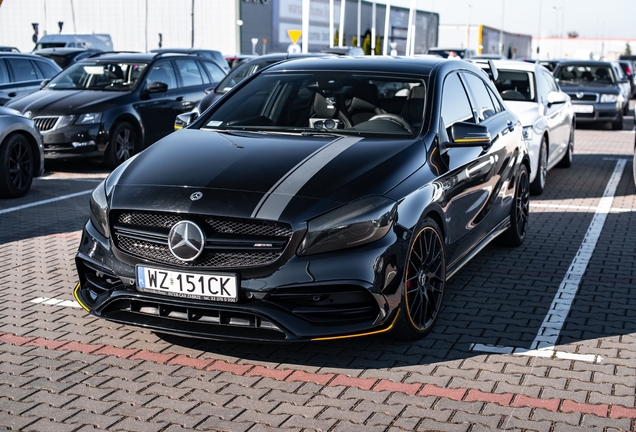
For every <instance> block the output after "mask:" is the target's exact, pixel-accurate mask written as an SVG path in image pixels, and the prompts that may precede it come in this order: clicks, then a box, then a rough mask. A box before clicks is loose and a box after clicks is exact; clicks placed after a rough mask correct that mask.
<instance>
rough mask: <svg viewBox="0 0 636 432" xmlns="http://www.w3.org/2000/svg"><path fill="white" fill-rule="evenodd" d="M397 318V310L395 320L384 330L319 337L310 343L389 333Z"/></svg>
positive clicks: (398, 314)
mask: <svg viewBox="0 0 636 432" xmlns="http://www.w3.org/2000/svg"><path fill="white" fill-rule="evenodd" d="M398 316H400V311H399V310H398V313H396V314H395V318H394V319H393V322H392V323H391V325H390V326H388V327H387V328H385V329H382V330H376V331H372V332H368V333H358V334H351V335H346V336H329V337H321V338H315V339H312V341H325V340H336V339H350V338H354V337H361V336H371V335H375V334H380V333H386V332H388V331H391V329H392V328H393V326H394V325H395V323H396V322H397V319H398Z"/></svg>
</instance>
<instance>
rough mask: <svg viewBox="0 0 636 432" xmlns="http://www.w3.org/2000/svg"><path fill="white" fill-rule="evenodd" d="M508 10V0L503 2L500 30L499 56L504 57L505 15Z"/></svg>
mask: <svg viewBox="0 0 636 432" xmlns="http://www.w3.org/2000/svg"><path fill="white" fill-rule="evenodd" d="M505 10H506V0H501V28H500V29H499V54H501V55H503V43H504V42H503V28H504V15H505Z"/></svg>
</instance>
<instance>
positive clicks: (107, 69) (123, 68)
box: [45, 62, 147, 91]
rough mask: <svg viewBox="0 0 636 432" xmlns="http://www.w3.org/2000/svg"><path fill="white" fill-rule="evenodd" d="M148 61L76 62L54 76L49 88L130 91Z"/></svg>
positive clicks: (47, 86) (48, 85)
mask: <svg viewBox="0 0 636 432" xmlns="http://www.w3.org/2000/svg"><path fill="white" fill-rule="evenodd" d="M146 66H147V65H146V63H125V62H123V63H116V62H113V63H103V62H99V63H98V62H90V63H87V62H82V63H75V64H74V65H71V66H69V67H68V68H67V69H64V70H63V71H62V72H60V73H59V75H57V76H56V77H55V78H53V79H52V80H51V81H50V82H49V83H48V84H47V85H46V87H45V88H47V89H49V90H69V89H73V90H101V91H129V90H131V89H132V88H133V87H134V86H135V84H136V83H137V81H138V79H139V76H140V75H141V73H142V72H143V70H144V69H145V68H146Z"/></svg>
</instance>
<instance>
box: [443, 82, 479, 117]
mask: <svg viewBox="0 0 636 432" xmlns="http://www.w3.org/2000/svg"><path fill="white" fill-rule="evenodd" d="M442 120H443V121H444V126H445V127H446V128H448V127H449V126H451V125H452V124H453V123H457V122H471V123H472V122H474V118H473V110H472V108H471V106H470V102H469V101H468V95H467V94H466V90H465V89H464V85H463V84H462V82H461V81H460V80H459V76H458V75H457V74H455V73H454V74H451V75H449V76H447V77H446V80H445V81H444V89H443V91H442Z"/></svg>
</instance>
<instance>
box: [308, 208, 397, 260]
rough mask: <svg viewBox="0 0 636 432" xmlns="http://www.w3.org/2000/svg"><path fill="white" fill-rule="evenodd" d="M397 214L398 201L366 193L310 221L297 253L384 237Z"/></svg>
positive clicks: (339, 247)
mask: <svg viewBox="0 0 636 432" xmlns="http://www.w3.org/2000/svg"><path fill="white" fill-rule="evenodd" d="M396 216H397V203H396V202H395V201H392V200H390V199H388V198H384V197H378V196H375V197H368V198H363V199H361V200H358V201H355V202H352V203H350V204H347V205H345V206H343V207H340V208H338V209H336V210H334V211H332V212H329V213H327V214H325V215H322V216H319V217H317V218H315V219H313V220H311V221H309V228H308V230H307V234H305V238H304V239H303V241H302V243H301V244H300V247H299V248H298V255H312V254H317V253H324V252H331V251H336V250H341V249H347V248H351V247H355V246H361V245H364V244H367V243H371V242H373V241H376V240H379V239H381V238H382V237H384V236H385V235H386V234H387V233H388V232H389V230H390V229H391V226H392V225H393V222H394V221H395V218H396Z"/></svg>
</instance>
